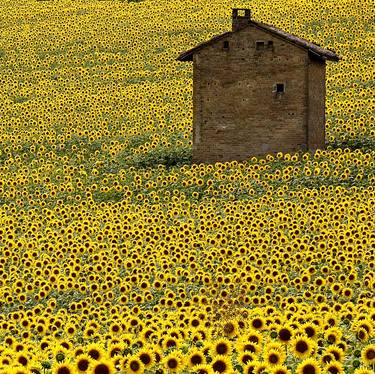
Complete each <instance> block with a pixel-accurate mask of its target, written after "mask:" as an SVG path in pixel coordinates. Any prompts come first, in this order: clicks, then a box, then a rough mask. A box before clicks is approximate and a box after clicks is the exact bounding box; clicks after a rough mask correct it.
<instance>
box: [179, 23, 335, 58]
mask: <svg viewBox="0 0 375 374" xmlns="http://www.w3.org/2000/svg"><path fill="white" fill-rule="evenodd" d="M250 24H252V25H254V26H256V27H258V28H260V29H262V30H265V31H268V32H270V33H272V34H274V35H277V36H280V37H282V38H283V39H285V40H288V41H289V42H291V43H293V44H296V45H298V46H300V47H302V48H305V49H306V50H308V52H310V53H311V54H312V55H315V56H317V57H318V58H320V59H322V60H331V61H339V60H340V59H341V57H339V56H338V55H337V54H336V53H335V52H334V51H332V50H330V49H325V48H322V47H321V46H320V45H318V44H315V43H312V42H309V41H307V40H305V39H302V38H299V37H297V36H295V35H292V34H289V33H287V32H285V31H283V30H280V29H278V28H276V27H274V26H272V25H267V24H266V23H261V22H257V21H253V20H251V21H250ZM245 27H247V26H245ZM237 31H239V30H237ZM237 31H227V32H224V33H222V34H219V35H215V36H214V37H212V38H211V39H209V40H207V41H205V42H202V43H199V44H198V45H196V46H195V47H194V48H191V49H189V50H188V51H185V52H182V53H181V54H180V55H179V56H178V57H177V59H176V60H179V61H192V60H193V54H194V53H195V52H197V51H199V50H201V49H203V48H205V47H206V46H208V45H210V44H213V43H215V42H217V41H219V40H221V39H223V38H225V37H227V36H228V35H231V34H234V33H236V32H237Z"/></svg>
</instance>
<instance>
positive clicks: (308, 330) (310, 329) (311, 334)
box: [302, 322, 318, 340]
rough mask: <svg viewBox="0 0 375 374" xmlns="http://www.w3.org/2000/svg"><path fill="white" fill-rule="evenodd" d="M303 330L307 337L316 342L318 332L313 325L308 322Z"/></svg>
mask: <svg viewBox="0 0 375 374" xmlns="http://www.w3.org/2000/svg"><path fill="white" fill-rule="evenodd" d="M302 329H303V331H304V332H305V334H306V335H307V337H308V338H310V339H314V340H315V339H316V338H317V335H318V330H317V328H316V327H315V326H314V324H313V323H308V322H307V323H304V324H303V325H302Z"/></svg>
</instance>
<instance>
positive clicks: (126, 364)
mask: <svg viewBox="0 0 375 374" xmlns="http://www.w3.org/2000/svg"><path fill="white" fill-rule="evenodd" d="M120 366H121V368H122V369H123V371H124V372H125V373H137V374H138V373H143V372H144V368H145V366H144V365H143V363H142V361H141V360H140V359H139V358H138V357H137V356H130V357H125V358H124V359H123V360H122V362H121V364H120Z"/></svg>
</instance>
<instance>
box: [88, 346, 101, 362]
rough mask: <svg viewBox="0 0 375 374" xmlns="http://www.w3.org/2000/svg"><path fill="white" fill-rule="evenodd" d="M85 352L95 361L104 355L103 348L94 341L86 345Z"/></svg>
mask: <svg viewBox="0 0 375 374" xmlns="http://www.w3.org/2000/svg"><path fill="white" fill-rule="evenodd" d="M87 354H88V355H89V356H90V357H91V358H92V359H93V360H96V361H99V360H101V359H102V358H103V357H104V355H105V353H104V350H103V348H102V347H101V346H100V345H99V344H96V343H91V344H89V345H88V346H87Z"/></svg>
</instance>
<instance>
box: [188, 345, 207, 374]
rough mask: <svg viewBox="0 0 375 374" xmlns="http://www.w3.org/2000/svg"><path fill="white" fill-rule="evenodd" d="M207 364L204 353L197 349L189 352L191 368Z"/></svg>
mask: <svg viewBox="0 0 375 374" xmlns="http://www.w3.org/2000/svg"><path fill="white" fill-rule="evenodd" d="M205 363H206V358H205V356H204V354H203V352H202V351H200V350H199V349H197V348H193V349H191V350H190V351H189V353H188V355H187V364H188V365H189V367H190V368H193V367H194V370H195V366H197V365H204V364H205Z"/></svg>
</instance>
